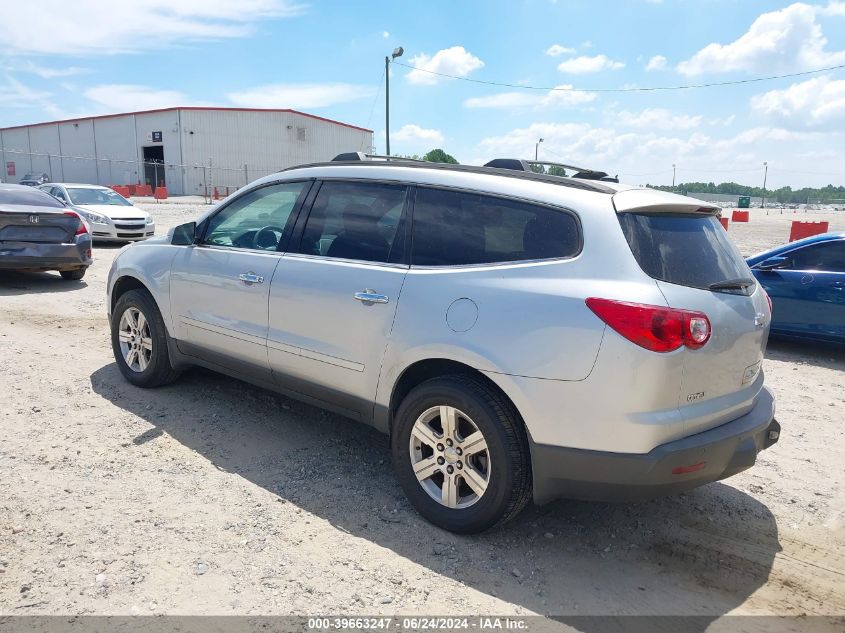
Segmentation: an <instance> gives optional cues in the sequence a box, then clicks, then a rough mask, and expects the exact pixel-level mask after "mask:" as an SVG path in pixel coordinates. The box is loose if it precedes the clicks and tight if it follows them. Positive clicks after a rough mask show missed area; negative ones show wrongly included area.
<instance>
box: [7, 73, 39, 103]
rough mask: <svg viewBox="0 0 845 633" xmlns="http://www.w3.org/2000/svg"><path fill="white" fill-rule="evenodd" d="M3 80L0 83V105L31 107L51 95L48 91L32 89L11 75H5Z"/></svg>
mask: <svg viewBox="0 0 845 633" xmlns="http://www.w3.org/2000/svg"><path fill="white" fill-rule="evenodd" d="M4 79H5V82H4V83H3V84H0V106H3V107H32V106H33V105H38V104H42V105H43V103H44V102H45V101H46V100H47V99H49V97H50V96H51V95H50V93H49V92H44V91H41V90H33V89H32V88H30V87H29V86H27V85H25V84H23V83H21V82H20V81H18V80H17V79H15V78H14V77H12V76H11V75H6V76H5V78H4Z"/></svg>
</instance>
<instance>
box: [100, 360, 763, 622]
mask: <svg viewBox="0 0 845 633" xmlns="http://www.w3.org/2000/svg"><path fill="white" fill-rule="evenodd" d="M91 385H92V388H93V390H94V391H95V392H96V393H97V394H99V395H101V396H102V397H104V398H106V399H107V400H109V401H110V402H112V403H113V404H114V405H115V406H117V407H120V408H122V409H124V410H126V411H129V412H131V413H133V414H134V415H136V416H138V417H140V418H142V419H144V420H146V421H147V422H148V423H149V424H150V425H151V427H150V428H149V429H148V430H146V431H145V432H143V433H141V434H139V435H138V436H137V437H131V436H129V435H127V438H126V441H127V442H133V441H134V443H135V444H143V443H146V442H155V441H156V439H157V437H159V436H160V435H162V434H163V433H166V434H168V435H170V436H171V437H173V438H174V439H176V440H177V441H179V442H180V443H182V444H183V445H184V446H186V447H189V448H190V449H192V450H194V451H196V452H198V453H199V454H201V455H203V456H204V457H205V458H207V459H208V460H210V461H211V463H213V464H214V465H215V466H216V467H217V468H219V469H221V470H223V471H226V472H229V473H234V474H237V475H239V476H241V477H243V478H245V479H247V480H248V481H250V482H252V483H253V484H255V485H257V486H261V487H262V488H264V489H266V490H267V491H269V492H271V493H272V494H274V495H278V497H280V498H281V499H284V500H286V501H287V502H290V503H293V504H296V505H297V506H298V507H300V508H302V509H303V510H305V511H307V512H309V513H312V514H314V515H317V516H319V517H321V518H323V519H325V520H327V521H329V522H330V523H331V524H333V525H335V526H337V527H338V528H339V529H341V530H343V531H346V532H348V533H350V534H352V535H354V536H357V537H360V538H363V539H367V540H368V541H371V542H373V543H375V544H377V545H379V546H381V547H385V548H388V549H390V550H392V551H394V552H396V553H397V554H398V555H400V556H403V557H405V558H406V559H408V560H411V561H413V562H415V563H417V564H419V565H423V566H425V567H427V568H429V569H431V570H432V571H434V572H436V573H438V574H442V575H444V576H447V577H450V578H453V579H455V580H458V581H460V582H461V583H463V584H464V585H466V586H468V587H471V588H473V589H475V590H477V591H480V592H483V593H485V594H488V595H492V596H497V597H498V598H500V599H502V600H504V601H507V602H509V603H512V604H517V605H520V606H522V607H524V608H526V609H529V610H531V611H534V612H537V613H541V614H546V615H550V614H551V615H554V614H579V615H596V614H602V615H609V614H610V615H616V614H625V615H629V614H640V615H693V614H695V615H698V616H702V617H700V618H698V619H689V618H687V619H684V620H683V622H681V623H679V622H678V621H677V619H675V618H668V619H664V620H660V621H659V625H655V626H653V627H651V630H663V626H665V627H668V628H669V629H671V630H673V631H679V630H683V631H686V630H689V631H703V630H704V629H706V628H707V626H708V625H709V623H710V622H711V621H712V620H713V619H714V618H716V617H718V616H720V615H722V614H725V613H727V612H729V611H730V610H732V609H734V608H736V607H737V606H738V605H740V604H742V603H743V602H744V601H745V599H746V598H747V597H748V596H749V595H751V594H752V593H754V592H755V591H756V590H757V589H759V588H760V587H761V586H762V585H763V584H764V583H765V582H766V580H767V578H768V576H769V573H770V570H771V568H772V563H773V560H774V557H775V554H776V553H777V552H779V551H780V545H779V542H778V528H777V524H776V522H775V519H774V517H773V515H772V514H771V512H770V511H769V509H768V508H767V507H766V506H765V505H763V504H761V503H760V502H759V501H757V500H756V499H754V498H753V497H751V496H749V495H747V494H745V493H743V492H741V491H739V490H736V489H735V488H733V487H731V486H730V485H726V484H721V483H716V484H711V485H709V486H705V487H703V488H700V489H698V490H695V491H692V492H689V493H686V494H683V495H679V496H675V497H671V498H665V499H659V500H655V501H650V502H645V503H640V504H630V505H608V504H600V503H585V502H556V503H553V504H549V505H546V506H543V507H539V508H537V507H533V506H532V507H529V508H528V509H527V510H526V511H525V512H523V513H522V514H521V515H520V516H519V517H518V518H516V519H515V520H514V521H512V522H511V523H509V524H507V525H506V526H504V527H503V528H500V529H495V530H492V531H490V532H487V533H485V534H481V535H476V536H456V535H454V534H451V533H448V532H445V531H443V530H440V529H438V528H435V527H432V526H431V525H429V524H427V523H426V522H425V521H423V520H422V519H421V518H420V517H419V516H418V515H417V514H416V513H415V512H414V510H413V509H412V508H411V506H410V505H409V503H408V502H407V501H406V500H405V497H404V495H403V493H402V491H401V489H400V488H399V486H398V484H397V483H396V480H395V478H394V476H393V472H392V468H391V465H390V452H389V444H388V439H387V437H385V436H383V435H381V434H379V433H377V432H376V431H374V430H372V429H370V428H368V427H365V426H363V425H359V424H356V423H354V422H351V421H348V420H346V419H344V418H342V417H339V416H336V415H333V414H329V413H327V412H324V411H321V410H319V409H316V408H314V407H310V406H308V405H304V404H302V403H299V402H296V401H294V400H289V399H287V398H285V397H282V396H279V395H275V394H273V393H271V392H268V391H264V390H262V389H259V388H256V387H252V386H249V385H246V384H244V383H241V382H239V381H236V380H232V379H230V378H226V377H222V376H219V375H216V374H213V373H211V372H206V371H202V370H193V371H190V372H187V373H186V374H184V375H183V376H182V377H181V379H180V380H179V381H178V382H177V383H175V384H174V385H171V386H169V387H165V388H161V389H156V390H142V389H138V388H136V387H134V386H132V385H130V384H129V383H127V382H126V381H125V380H124V379H123V377H122V376H121V375H120V373H119V371H118V369H117V367H116V365H115V364H113V363H112V364H109V365H106V366H104V367H102V368H100V369H98V370H97V371H95V372H94V373H93V374H92V375H91ZM397 611H399V612H400V613H401V602H400V603H399V605H398V606H397ZM591 623H593V624H591ZM607 624H608V623H607V622H606V621H603V620H602V621H599V620H596V621H593V620H590V619H587V620H580V619H579V620H578V621H577V623H573V626H575V627H576V628H578V629H579V630H584V631H597V630H606V629H605V627H606V626H607ZM629 624H632V623H629ZM681 624H682V625H683V626H681ZM614 626H616V625H614ZM650 626H651V625H650ZM629 628H630V627H626V626H622V628H618V627H617V629H618V630H626V629H629ZM667 630H668V629H667Z"/></svg>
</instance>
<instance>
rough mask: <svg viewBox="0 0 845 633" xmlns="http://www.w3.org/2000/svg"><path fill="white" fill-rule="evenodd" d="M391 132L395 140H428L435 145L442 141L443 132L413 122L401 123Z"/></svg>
mask: <svg viewBox="0 0 845 633" xmlns="http://www.w3.org/2000/svg"><path fill="white" fill-rule="evenodd" d="M391 134H392V137H391V138H392V139H393V140H395V141H428V142H431V143H434V144H435V145H437V144H440V143H442V142H443V133H442V132H441V131H440V130H433V129H427V128H424V127H420V126H419V125H414V124H413V123H409V124H407V125H403V126H402V127H401V128H399V130H397V131H396V132H391Z"/></svg>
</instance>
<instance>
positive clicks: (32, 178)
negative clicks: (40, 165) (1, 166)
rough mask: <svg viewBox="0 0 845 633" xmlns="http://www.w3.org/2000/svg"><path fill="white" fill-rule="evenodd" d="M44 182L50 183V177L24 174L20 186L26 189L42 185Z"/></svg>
mask: <svg viewBox="0 0 845 633" xmlns="http://www.w3.org/2000/svg"><path fill="white" fill-rule="evenodd" d="M45 182H50V176H48V175H47V174H25V175H24V177H23V178H21V184H22V185H26V186H27V187H37V186H38V185H43V184H44V183H45Z"/></svg>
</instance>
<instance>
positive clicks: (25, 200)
mask: <svg viewBox="0 0 845 633" xmlns="http://www.w3.org/2000/svg"><path fill="white" fill-rule="evenodd" d="M0 204H25V205H31V206H35V207H58V208H62V207H64V206H65V205H64V204H62V203H61V202H59V201H58V200H56V199H55V198H54V197H53V196H51V195H50V194H48V193H44V192H43V191H41V190H40V189H32V188H30V187H26V188H24V187H21V188H20V189H0Z"/></svg>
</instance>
